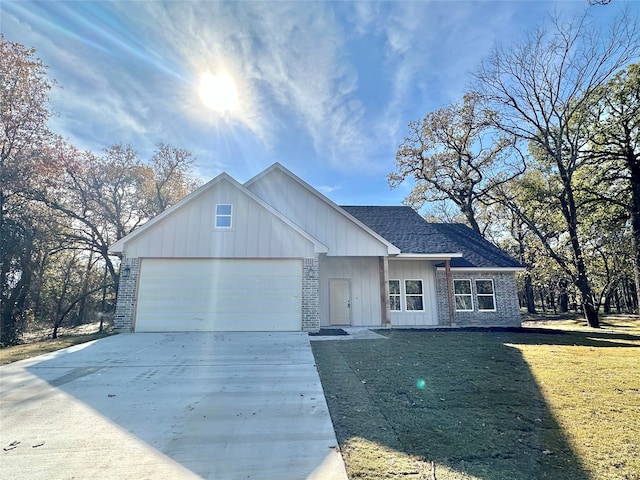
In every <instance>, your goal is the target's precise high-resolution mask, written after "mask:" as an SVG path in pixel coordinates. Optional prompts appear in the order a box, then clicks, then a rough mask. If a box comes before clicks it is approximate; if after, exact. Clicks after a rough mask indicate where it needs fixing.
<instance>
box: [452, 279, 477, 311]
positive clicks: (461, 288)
mask: <svg viewBox="0 0 640 480" xmlns="http://www.w3.org/2000/svg"><path fill="white" fill-rule="evenodd" d="M453 297H454V300H455V304H456V312H472V311H473V296H472V294H471V280H468V279H462V280H461V279H454V280H453Z"/></svg>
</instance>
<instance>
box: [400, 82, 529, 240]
mask: <svg viewBox="0 0 640 480" xmlns="http://www.w3.org/2000/svg"><path fill="white" fill-rule="evenodd" d="M495 115H496V114H495V112H492V111H490V110H488V109H486V108H484V107H483V106H482V105H481V104H480V102H479V98H478V97H477V96H476V95H473V94H467V95H465V97H464V100H463V103H462V105H450V106H448V107H446V108H442V109H440V110H437V111H436V112H432V113H429V114H428V115H427V116H426V117H425V118H424V119H423V120H422V121H421V122H417V121H413V122H411V123H410V124H409V136H408V137H407V138H406V139H405V140H404V142H403V143H402V145H400V147H399V149H398V152H397V154H396V167H397V170H396V171H395V172H394V173H391V174H390V175H389V176H388V180H389V184H390V185H391V187H397V186H398V185H400V184H401V183H402V182H403V181H405V180H406V179H408V178H411V179H412V180H414V187H413V189H412V191H411V194H410V195H409V197H408V198H407V199H406V203H408V204H409V205H411V206H412V207H414V208H415V209H416V210H417V209H419V208H421V207H422V206H423V205H424V204H425V202H443V201H448V202H452V203H453V204H455V205H456V207H457V208H458V209H459V210H460V212H461V213H462V214H463V215H464V218H465V220H466V221H467V223H468V224H469V225H470V226H471V228H473V229H474V230H475V231H476V232H478V233H480V234H483V233H484V232H483V229H482V228H481V227H480V224H479V221H478V204H481V203H483V202H486V201H488V199H489V197H488V194H489V193H490V192H491V191H493V190H494V189H495V188H496V187H498V186H499V185H501V184H503V183H505V182H508V181H509V180H511V179H512V178H514V177H516V176H517V175H519V174H520V173H522V171H523V167H524V165H523V163H522V162H521V161H519V160H517V159H516V160H514V158H518V157H517V156H516V157H513V156H510V155H512V154H513V153H515V152H514V149H513V147H514V144H513V141H512V140H511V138H512V137H513V136H512V135H509V136H502V137H496V136H495V135H494V133H495V132H494V130H493V125H494V124H495Z"/></svg>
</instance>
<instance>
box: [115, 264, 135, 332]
mask: <svg viewBox="0 0 640 480" xmlns="http://www.w3.org/2000/svg"><path fill="white" fill-rule="evenodd" d="M139 266H140V259H138V258H123V259H122V263H121V264H120V283H119V286H118V298H117V301H116V313H115V316H114V328H115V330H116V331H118V332H132V331H133V312H134V309H135V303H136V287H137V284H138V268H139ZM127 268H128V273H129V275H128V276H127V275H126V271H127Z"/></svg>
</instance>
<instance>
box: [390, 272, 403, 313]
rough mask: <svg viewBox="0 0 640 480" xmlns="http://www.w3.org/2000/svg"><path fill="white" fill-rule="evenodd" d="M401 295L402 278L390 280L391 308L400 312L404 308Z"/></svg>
mask: <svg viewBox="0 0 640 480" xmlns="http://www.w3.org/2000/svg"><path fill="white" fill-rule="evenodd" d="M400 297H401V292H400V280H389V308H390V309H391V311H392V312H399V311H401V310H402V306H401V304H400Z"/></svg>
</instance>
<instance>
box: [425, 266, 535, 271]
mask: <svg viewBox="0 0 640 480" xmlns="http://www.w3.org/2000/svg"><path fill="white" fill-rule="evenodd" d="M436 270H441V271H443V270H445V267H436ZM525 270H526V268H525V267H451V271H452V272H524V271H525Z"/></svg>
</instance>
